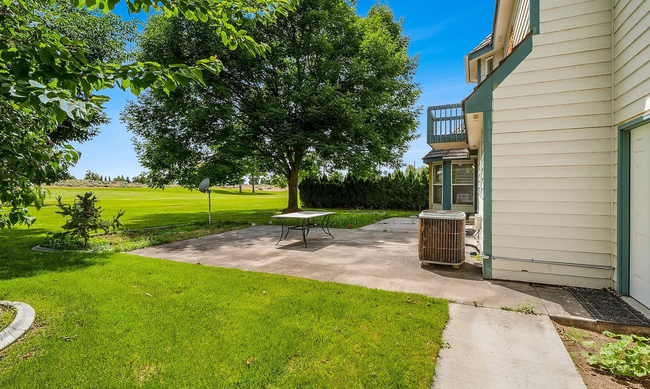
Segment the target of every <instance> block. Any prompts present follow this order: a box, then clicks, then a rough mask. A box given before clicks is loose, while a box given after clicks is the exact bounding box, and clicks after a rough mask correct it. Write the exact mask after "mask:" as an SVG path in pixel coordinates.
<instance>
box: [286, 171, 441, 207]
mask: <svg viewBox="0 0 650 389" xmlns="http://www.w3.org/2000/svg"><path fill="white" fill-rule="evenodd" d="M298 189H299V190H300V201H301V203H302V206H303V207H307V208H361V209H403V210H420V209H426V208H427V206H428V203H429V175H428V173H427V172H426V171H424V172H422V173H421V174H417V175H416V174H413V173H412V174H407V175H404V174H403V173H401V172H397V173H395V174H391V175H388V176H382V177H379V178H376V179H369V180H365V179H357V178H355V177H353V176H346V177H345V178H344V179H343V180H340V179H336V178H328V177H325V176H323V177H320V178H305V179H303V180H302V182H300V185H299V186H298Z"/></svg>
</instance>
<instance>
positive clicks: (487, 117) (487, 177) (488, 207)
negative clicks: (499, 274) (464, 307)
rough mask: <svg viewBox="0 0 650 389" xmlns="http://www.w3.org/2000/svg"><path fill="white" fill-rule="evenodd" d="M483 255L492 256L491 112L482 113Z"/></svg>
mask: <svg viewBox="0 0 650 389" xmlns="http://www.w3.org/2000/svg"><path fill="white" fill-rule="evenodd" d="M483 177H484V178H483V181H484V182H483V255H488V256H492V111H491V110H490V111H487V112H484V113H483Z"/></svg>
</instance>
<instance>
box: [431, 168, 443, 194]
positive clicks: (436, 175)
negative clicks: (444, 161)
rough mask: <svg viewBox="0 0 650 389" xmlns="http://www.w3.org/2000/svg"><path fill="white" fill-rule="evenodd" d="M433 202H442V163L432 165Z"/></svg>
mask: <svg viewBox="0 0 650 389" xmlns="http://www.w3.org/2000/svg"><path fill="white" fill-rule="evenodd" d="M432 181H433V182H432V184H433V203H434V204H442V165H433V180H432Z"/></svg>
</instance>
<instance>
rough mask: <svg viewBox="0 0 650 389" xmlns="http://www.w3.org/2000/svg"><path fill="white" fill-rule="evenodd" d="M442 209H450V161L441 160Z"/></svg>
mask: <svg viewBox="0 0 650 389" xmlns="http://www.w3.org/2000/svg"><path fill="white" fill-rule="evenodd" d="M442 209H444V210H451V161H443V162H442Z"/></svg>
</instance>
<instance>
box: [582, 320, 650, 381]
mask: <svg viewBox="0 0 650 389" xmlns="http://www.w3.org/2000/svg"><path fill="white" fill-rule="evenodd" d="M603 334H604V335H607V336H609V337H610V338H618V339H620V340H619V341H617V342H613V343H607V342H606V343H603V344H601V345H600V353H599V354H593V353H583V354H582V355H583V356H585V357H587V362H589V364H590V365H598V366H599V367H600V368H601V369H603V370H606V371H608V372H610V373H612V374H614V375H617V376H625V377H636V378H640V377H645V376H647V375H648V374H650V346H649V345H648V342H649V341H650V338H644V337H642V336H637V335H617V334H614V333H611V332H609V331H605V332H603Z"/></svg>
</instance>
